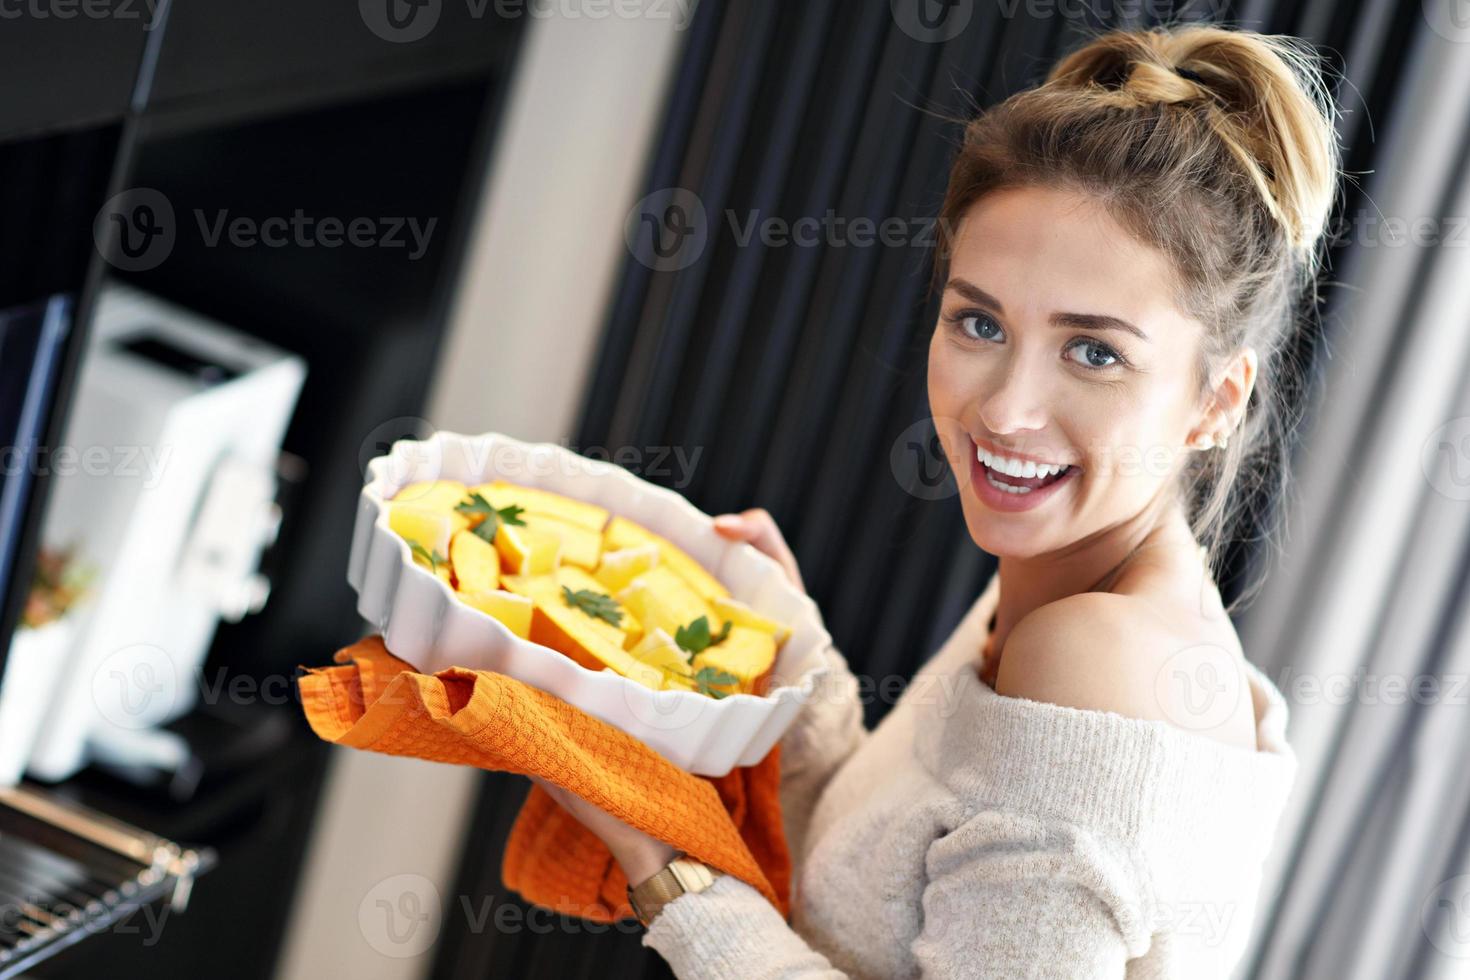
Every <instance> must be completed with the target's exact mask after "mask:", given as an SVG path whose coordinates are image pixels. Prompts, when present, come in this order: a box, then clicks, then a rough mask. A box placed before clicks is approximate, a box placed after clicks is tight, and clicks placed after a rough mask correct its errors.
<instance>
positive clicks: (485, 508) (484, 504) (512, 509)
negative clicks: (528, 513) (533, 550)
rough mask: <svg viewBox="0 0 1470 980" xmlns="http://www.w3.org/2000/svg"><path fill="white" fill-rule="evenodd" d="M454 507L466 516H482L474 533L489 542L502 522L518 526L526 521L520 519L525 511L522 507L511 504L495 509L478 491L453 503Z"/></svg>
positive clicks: (492, 540) (493, 540)
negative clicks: (482, 518)
mask: <svg viewBox="0 0 1470 980" xmlns="http://www.w3.org/2000/svg"><path fill="white" fill-rule="evenodd" d="M454 509H455V510H457V511H459V512H460V513H461V514H463V515H465V516H466V517H474V516H476V515H480V516H483V517H484V518H485V519H484V520H483V521H481V522H480V523H479V524H477V525H475V534H476V535H477V536H478V537H479V538H480V539H481V540H483V541H487V542H489V543H490V544H494V543H495V534H496V532H497V531H499V530H500V525H501V524H502V523H505V524H513V525H520V526H524V525H525V523H526V522H525V521H523V520H521V514H522V512H524V511H525V508H524V507H518V506H516V505H515V504H511V505H509V506H508V507H501V508H499V509H496V508H494V507H492V506H490V501H488V500H486V499H485V498H484V497H483V496H481V495H480V494H478V493H472V494H470V495H469V496H468V497H466V498H465V499H464V500H463V501H461V502H459V503H457V504H455V505H454Z"/></svg>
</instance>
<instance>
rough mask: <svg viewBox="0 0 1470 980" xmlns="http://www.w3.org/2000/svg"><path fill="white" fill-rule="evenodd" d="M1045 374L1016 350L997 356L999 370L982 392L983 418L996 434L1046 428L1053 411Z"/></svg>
mask: <svg viewBox="0 0 1470 980" xmlns="http://www.w3.org/2000/svg"><path fill="white" fill-rule="evenodd" d="M1031 360H1034V359H1031ZM1043 374H1044V372H1043V371H1042V370H1041V366H1040V365H1034V364H1031V363H1030V362H1029V361H1028V359H1027V358H1024V357H1018V356H1016V355H1014V354H1013V355H1012V356H1010V357H1008V358H1004V359H998V361H997V370H996V374H995V375H994V376H993V377H992V378H990V379H987V383H986V387H985V390H984V391H982V392H981V395H980V412H979V414H980V421H981V422H982V423H983V424H984V425H985V427H986V428H987V429H989V430H990V431H991V432H993V433H995V434H996V435H1009V434H1011V433H1015V432H1030V431H1039V430H1041V429H1043V428H1045V427H1046V423H1047V420H1048V417H1049V415H1050V411H1049V409H1048V406H1047V382H1046V379H1045V378H1044V377H1043Z"/></svg>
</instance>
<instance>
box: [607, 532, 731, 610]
mask: <svg viewBox="0 0 1470 980" xmlns="http://www.w3.org/2000/svg"><path fill="white" fill-rule="evenodd" d="M647 544H652V545H657V546H658V555H659V564H661V565H667V566H668V567H669V568H670V569H672V570H673V571H675V572H678V573H679V577H680V578H682V579H684V581H686V582H688V583H689V587H690V588H692V589H693V590H694V591H695V592H696V593H698V594H699V596H700V597H701V598H703V599H705V600H709V599H713V598H715V597H716V596H721V597H729V595H730V590H729V589H727V588H725V587H724V586H723V585H721V584H720V581H719V580H718V579H716V578H715V577H714V576H713V575H711V574H710V573H709V572H708V571H706V570H705V568H704V566H703V565H701V564H700V563H699V562H697V561H695V560H694V559H693V557H691V556H690V554H689V553H688V552H687V551H685V550H684V549H683V548H680V547H679V546H678V545H676V544H674V543H673V542H672V541H670V540H669V539H668V538H665V537H663V536H662V535H658V534H655V533H653V532H652V531H650V530H648V528H646V527H644V526H642V525H641V524H637V523H635V522H633V521H630V520H628V519H627V518H626V517H622V516H614V517H613V519H612V520H611V521H609V522H608V525H607V530H606V531H604V532H603V535H602V546H603V548H605V549H607V550H609V551H612V550H616V549H619V548H633V547H637V546H638V545H647Z"/></svg>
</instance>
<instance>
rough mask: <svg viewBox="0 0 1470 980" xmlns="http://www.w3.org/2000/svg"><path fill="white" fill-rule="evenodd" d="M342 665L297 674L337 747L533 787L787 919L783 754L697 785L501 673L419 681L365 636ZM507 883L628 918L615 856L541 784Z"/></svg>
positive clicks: (514, 838)
mask: <svg viewBox="0 0 1470 980" xmlns="http://www.w3.org/2000/svg"><path fill="white" fill-rule="evenodd" d="M332 659H333V661H334V662H335V663H336V664H339V665H340V666H332V667H316V668H310V667H304V666H303V667H300V668H298V670H299V671H300V672H301V673H300V676H298V677H297V685H298V687H299V689H300V692H301V705H302V708H303V709H304V710H305V712H306V718H307V721H308V722H309V723H310V724H311V728H312V730H313V731H314V732H316V733H317V735H318V736H320V737H321V738H323V739H325V740H327V741H329V742H334V743H336V744H338V745H346V746H350V747H352V748H358V749H368V750H371V751H374V752H384V753H387V754H389V755H407V756H413V757H415V758H420V759H429V760H431V761H435V762H447V763H452V764H456V765H467V766H477V767H479V768H481V769H494V770H501V771H504V772H513V773H519V774H522V775H534V776H538V777H540V778H543V779H546V780H547V781H549V782H553V783H556V784H557V785H559V786H564V787H566V788H567V789H569V790H571V791H572V792H573V793H576V794H577V795H578V796H581V797H583V798H584V799H587V800H590V801H591V802H593V803H596V804H597V805H598V806H600V807H602V808H603V809H604V810H607V811H608V812H609V813H612V814H614V815H616V816H617V817H618V818H619V819H621V820H623V821H624V822H625V823H628V824H631V825H632V826H634V827H637V828H638V829H639V830H642V831H643V832H644V833H647V834H649V835H651V836H653V837H657V838H659V839H660V840H663V841H666V842H668V843H669V844H671V845H672V846H674V847H675V848H678V849H679V850H681V851H683V852H685V853H686V854H688V855H689V856H691V857H694V858H697V859H698V860H700V861H703V862H704V863H705V864H708V865H710V866H711V867H715V868H719V869H720V870H721V871H724V872H726V873H728V874H731V875H734V876H735V877H737V878H740V879H741V880H743V881H746V882H748V883H749V884H750V885H752V886H754V887H755V888H756V889H758V890H759V891H760V892H761V894H763V895H765V896H766V898H767V899H768V900H769V901H770V902H771V903H772V904H773V905H775V906H776V908H777V909H778V910H780V912H781V915H782V917H783V918H784V917H786V916H788V915H789V912H790V907H789V901H790V886H791V857H790V852H789V851H788V850H787V847H786V836H785V830H784V828H783V825H782V822H781V801H780V795H779V791H780V756H779V753H780V746H779V745H777V746H774V747H772V749H771V751H770V753H769V754H767V756H766V757H765V758H764V759H762V760H761V761H760V762H759V763H757V764H756V765H754V766H748V767H744V768H737V769H734V770H732V771H731V772H729V773H728V774H726V775H724V776H721V777H717V778H707V777H704V776H695V775H692V774H690V773H688V772H685V771H684V770H682V769H680V768H679V767H678V766H676V765H674V764H673V763H672V762H670V761H668V760H667V759H665V758H664V757H663V756H661V755H659V754H658V753H657V752H655V751H654V750H653V749H651V748H649V747H648V746H647V745H645V744H643V743H642V742H641V741H639V740H638V739H636V738H634V737H633V736H631V735H629V734H627V733H626V732H623V731H621V730H620V729H617V728H614V727H613V726H612V725H609V724H607V723H606V722H604V721H602V720H600V719H598V718H594V717H593V716H592V715H589V714H587V713H586V712H585V711H582V710H581V709H580V708H577V707H574V706H573V705H570V704H568V703H567V702H565V701H563V700H561V699H560V698H558V697H556V696H554V695H551V694H548V693H546V692H545V691H542V690H540V689H538V688H535V687H532V686H530V685H529V684H525V683H523V682H521V681H518V680H515V679H514V678H511V677H507V676H506V675H504V674H499V673H495V672H494V671H488V670H470V669H468V668H464V667H449V668H446V669H444V670H441V671H439V672H437V673H435V674H432V675H429V674H422V673H419V672H417V671H415V670H414V669H413V667H412V666H411V665H409V664H408V663H405V662H404V661H402V660H399V659H398V658H397V657H395V656H393V654H391V653H389V652H388V649H387V647H385V646H384V645H383V640H382V637H380V636H369V637H366V638H364V639H362V640H359V641H358V642H357V643H354V644H353V645H351V646H348V647H344V648H343V649H341V650H338V651H337V652H336V654H334V655H333V658H332ZM501 874H502V877H503V878H504V881H505V884H506V886H507V887H509V888H512V889H514V890H515V891H517V892H519V893H520V894H521V896H522V897H523V898H525V899H526V900H527V901H528V902H531V903H533V904H535V905H540V906H542V907H544V908H549V909H551V910H553V911H556V912H563V913H565V914H567V915H573V916H578V917H580V918H585V919H590V920H592V921H596V922H613V921H616V920H617V919H621V918H626V917H628V916H630V915H632V909H631V908H629V906H628V902H627V895H626V892H625V888H626V885H627V879H626V878H625V877H624V875H623V872H622V869H621V868H620V867H619V866H618V864H617V862H616V861H614V860H613V859H612V855H611V854H610V853H609V852H608V850H607V847H606V846H605V845H604V844H603V843H602V841H601V840H599V839H598V838H597V837H596V836H595V835H594V834H593V833H592V832H591V831H589V830H587V829H586V828H585V827H583V826H582V824H581V823H580V822H579V821H578V820H577V819H576V818H575V817H573V816H572V815H571V814H569V813H567V812H566V811H565V810H563V809H562V808H561V807H560V806H558V805H557V804H556V802H555V801H554V800H553V799H552V798H551V797H550V795H548V794H547V793H546V792H545V791H544V790H542V789H541V787H539V786H534V785H533V786H532V787H531V792H530V794H529V795H528V796H527V797H526V800H525V802H524V803H523V804H522V805H521V810H520V812H519V814H518V815H517V816H516V821H515V825H514V826H513V827H512V828H511V833H510V837H509V839H508V840H507V842H506V850H505V855H504V858H503V860H502V870H501Z"/></svg>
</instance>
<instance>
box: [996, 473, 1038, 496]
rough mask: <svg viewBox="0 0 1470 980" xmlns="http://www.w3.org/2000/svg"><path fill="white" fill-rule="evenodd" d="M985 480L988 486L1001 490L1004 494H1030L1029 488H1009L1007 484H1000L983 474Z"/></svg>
mask: <svg viewBox="0 0 1470 980" xmlns="http://www.w3.org/2000/svg"><path fill="white" fill-rule="evenodd" d="M985 479H987V480H989V481H990V485H991V486H992V487H997V488H999V489H1001V490H1004V491H1005V492H1006V493H1030V492H1031V489H1032V488H1031V487H1014V486H1011V485H1010V484H1009V483H1001V482H1000V481H999V480H997V479H996V478H995V477H993V476H991V475H990V474H989V473H986V474H985Z"/></svg>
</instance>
